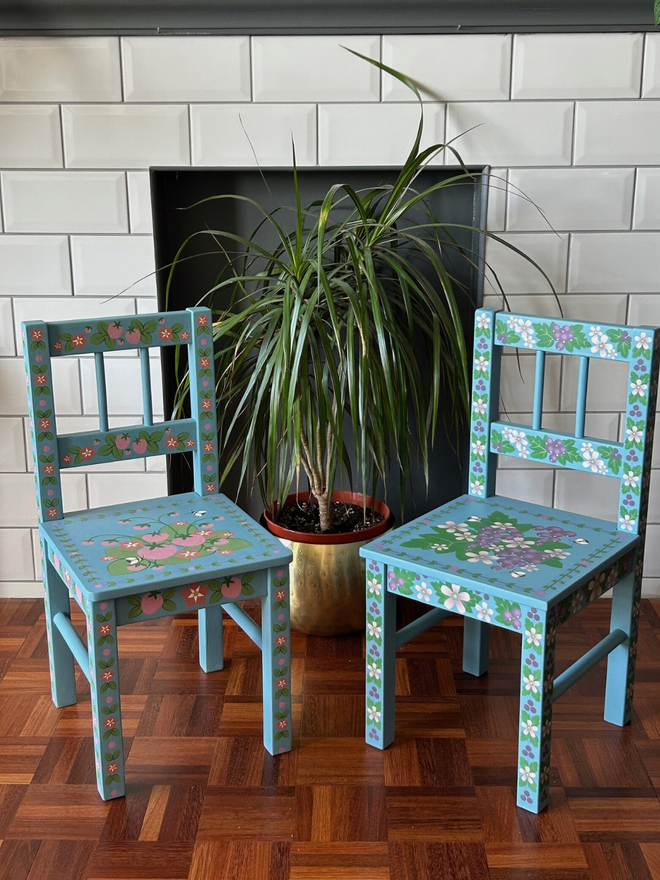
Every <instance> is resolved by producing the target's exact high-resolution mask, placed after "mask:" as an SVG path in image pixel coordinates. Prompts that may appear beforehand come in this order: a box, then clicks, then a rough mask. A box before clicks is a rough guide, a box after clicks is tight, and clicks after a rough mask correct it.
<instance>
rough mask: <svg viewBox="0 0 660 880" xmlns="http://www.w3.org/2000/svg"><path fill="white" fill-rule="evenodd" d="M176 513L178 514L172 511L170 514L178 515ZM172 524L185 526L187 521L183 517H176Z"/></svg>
mask: <svg viewBox="0 0 660 880" xmlns="http://www.w3.org/2000/svg"><path fill="white" fill-rule="evenodd" d="M178 515H179V514H178V513H173V514H172V516H178ZM174 525H175V526H187V525H188V521H187V520H185V519H178V520H177V521H176V522H175V523H174Z"/></svg>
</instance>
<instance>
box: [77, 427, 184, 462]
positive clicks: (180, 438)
mask: <svg viewBox="0 0 660 880" xmlns="http://www.w3.org/2000/svg"><path fill="white" fill-rule="evenodd" d="M163 438H165V439H164V440H163ZM194 447H195V441H194V439H193V438H192V437H190V435H189V434H188V432H187V431H179V433H178V434H173V433H172V429H171V428H166V429H165V430H164V431H146V430H144V429H140V430H139V431H130V432H129V433H126V434H106V435H105V443H103V444H101V440H100V439H99V438H98V437H95V438H94V439H93V440H92V442H91V443H88V444H87V446H69V447H68V449H67V452H66V454H65V455H64V456H63V457H62V462H63V463H64V464H73V465H79V464H84V463H85V462H89V461H91V460H92V459H93V458H95V457H96V456H97V455H98V457H99V458H109V457H110V456H112V457H113V458H115V459H116V460H117V461H120V460H121V459H123V458H127V457H128V456H130V455H137V456H140V455H157V454H158V453H159V452H175V451H179V452H182V451H184V450H186V449H193V448H194Z"/></svg>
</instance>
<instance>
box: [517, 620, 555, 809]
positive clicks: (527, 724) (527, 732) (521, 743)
mask: <svg viewBox="0 0 660 880" xmlns="http://www.w3.org/2000/svg"><path fill="white" fill-rule="evenodd" d="M522 640H523V643H522V654H521V673H520V719H519V723H520V728H519V739H518V785H517V789H518V799H517V800H518V806H519V807H522V808H523V809H524V810H529V811H530V812H531V813H540V812H541V810H543V809H544V808H545V807H547V805H548V798H549V795H550V784H549V783H550V737H551V733H552V685H553V678H554V666H555V626H554V615H552V617H550V616H549V615H548V616H545V615H544V616H543V617H542V618H541V620H540V622H538V623H535V625H534V632H533V634H532V635H530V634H529V633H528V632H527V631H525V632H524V633H523V636H522Z"/></svg>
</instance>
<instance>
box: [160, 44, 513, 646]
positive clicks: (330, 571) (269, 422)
mask: <svg viewBox="0 0 660 880" xmlns="http://www.w3.org/2000/svg"><path fill="white" fill-rule="evenodd" d="M356 54H357V53H356ZM360 57H363V58H364V60H365V61H367V62H369V63H370V64H374V65H375V66H377V67H379V68H381V69H382V70H384V71H386V72H387V73H389V74H391V75H392V76H394V77H396V78H397V79H399V80H400V81H401V82H403V83H404V84H405V85H406V86H407V87H408V88H409V89H411V91H412V92H413V93H414V94H415V95H416V97H417V99H418V101H419V104H420V122H419V125H418V128H417V132H416V137H415V140H414V143H413V147H412V149H411V151H410V154H409V156H408V158H407V159H406V161H405V163H404V164H403V166H402V167H401V169H400V171H399V172H398V175H397V176H396V179H395V181H394V183H392V184H388V185H382V186H378V187H375V188H372V189H368V190H363V191H356V190H355V189H353V188H352V187H350V186H348V185H344V184H341V183H337V184H336V185H334V186H332V187H331V188H330V189H329V190H328V192H327V193H326V195H325V197H324V198H323V199H322V200H320V201H318V202H316V203H314V204H312V205H310V206H303V204H302V203H301V197H300V190H299V186H298V176H297V170H296V165H295V153H294V162H293V189H294V202H295V203H294V205H293V207H292V209H291V210H292V218H293V224H292V225H293V229H291V228H290V227H291V224H290V223H289V225H287V224H286V218H285V214H284V211H285V209H284V208H277V209H275V210H268V209H266V208H264V207H263V206H261V205H259V204H258V203H256V202H251V203H252V204H253V205H254V206H255V207H256V208H257V209H258V211H259V212H260V215H261V216H262V218H263V219H262V221H261V223H260V225H259V227H258V228H257V229H255V231H254V233H253V234H252V235H250V236H248V237H242V236H239V235H237V234H235V233H232V232H230V231H227V230H202V231H200V232H198V233H196V235H205V236H208V237H209V238H210V240H211V241H212V242H213V243H214V245H216V246H217V251H218V254H219V256H220V258H221V260H222V270H221V272H220V274H219V276H218V278H217V281H216V283H215V285H214V286H213V287H212V289H211V290H209V291H207V292H206V293H205V295H204V297H203V299H204V301H205V302H206V303H208V304H209V305H210V307H211V308H212V309H213V310H214V312H215V318H214V327H213V335H214V344H215V359H216V382H217V395H216V397H217V404H218V413H219V444H218V446H219V450H220V454H221V459H222V474H221V480H220V482H221V483H222V480H223V479H224V478H226V476H227V474H228V473H229V471H230V470H231V469H232V468H234V467H238V468H239V470H240V481H241V482H245V481H248V482H249V483H250V484H254V483H256V484H257V485H258V487H259V491H260V493H261V496H262V499H263V502H264V506H265V514H264V516H265V523H266V525H267V526H268V527H269V528H270V529H271V530H272V531H273V532H274V533H275V534H277V535H278V536H279V537H280V538H282V539H283V540H284V541H285V542H286V543H287V544H288V545H289V546H291V547H292V549H293V551H294V562H293V563H292V565H291V574H292V578H291V588H292V601H291V617H292V623H293V625H294V626H296V627H297V628H298V629H301V630H302V631H304V632H308V633H315V634H320V635H331V634H338V633H341V632H349V631H353V630H357V629H359V628H361V627H363V626H364V604H365V603H364V568H363V561H362V560H361V559H360V558H359V554H358V550H359V547H360V546H361V545H362V543H364V542H366V541H367V540H372V539H373V538H374V537H376V535H377V534H378V533H379V532H382V531H384V530H386V529H387V528H389V527H390V526H391V523H392V516H391V513H390V511H389V510H388V508H387V507H386V506H385V504H384V503H383V502H378V501H374V502H372V500H371V499H372V498H375V495H376V485H377V483H378V480H379V479H380V480H382V481H383V483H385V480H386V476H387V474H388V471H389V470H390V467H391V464H392V463H394V464H395V468H396V470H397V471H398V476H399V481H400V484H401V487H402V489H403V488H404V487H405V482H406V475H407V473H408V472H409V468H410V465H411V462H412V460H413V458H415V457H418V458H419V460H420V461H421V468H422V470H423V473H424V476H425V477H426V479H427V480H428V454H429V448H430V445H431V444H432V442H433V438H434V434H435V430H436V427H437V424H438V420H439V417H440V413H439V408H438V401H439V399H440V397H441V389H443V388H444V390H445V393H447V394H448V398H449V400H450V402H451V405H450V409H449V412H446V413H444V414H443V415H444V417H445V422H446V424H447V425H448V426H449V427H450V428H453V429H456V428H457V427H458V426H459V425H460V424H461V421H462V419H463V418H464V416H465V414H466V411H467V405H468V404H467V401H468V390H469V373H470V368H469V358H468V354H467V353H466V348H465V344H464V338H463V329H462V326H461V320H460V309H459V302H458V296H459V295H460V293H457V292H456V290H455V285H454V284H453V282H452V278H451V277H450V275H449V272H448V270H447V268H446V266H445V262H444V261H443V248H446V247H447V246H448V245H447V241H448V240H449V241H450V242H451V237H449V239H448V237H447V235H446V232H447V229H446V224H442V223H440V222H439V221H438V220H436V218H435V217H434V215H433V212H432V210H431V208H430V206H429V204H428V197H429V196H430V195H431V193H433V192H435V191H436V190H437V189H439V188H440V187H443V186H450V185H454V184H456V183H458V182H460V181H465V180H466V179H467V178H468V177H473V176H474V175H472V174H471V173H470V172H469V171H468V170H467V169H465V167H464V166H463V167H462V169H460V170H459V171H457V174H456V176H455V177H451V178H449V179H445V180H442V181H441V182H436V183H435V184H433V185H432V186H430V187H427V188H419V189H418V185H419V175H420V172H421V171H422V170H423V169H424V168H425V167H426V165H427V164H428V162H429V161H430V160H431V159H432V158H433V157H435V156H437V155H438V153H439V152H441V151H442V150H445V149H452V148H451V147H447V146H446V145H443V144H436V145H434V146H431V147H428V148H426V149H422V148H421V139H422V133H423V124H424V122H423V108H422V102H421V96H420V94H419V91H418V90H417V88H416V86H415V85H414V84H413V82H412V81H411V80H410V79H409V78H408V77H406V76H405V75H403V74H401V73H399V72H398V71H395V70H393V69H391V68H389V67H387V66H385V65H383V64H381V63H380V62H377V61H374V60H372V59H370V58H366V57H364V56H360ZM452 152H453V150H452ZM454 155H457V154H456V153H454ZM212 198H229V199H245V197H244V196H239V195H220V196H215V197H212ZM245 200H246V201H251V200H248V199H245ZM283 218H285V219H283ZM266 231H268V232H269V235H270V236H271V241H272V240H273V237H274V240H275V244H274V245H266V244H264V243H263V242H264V240H265V239H266V238H267V237H266V236H265V235H264V233H265V232H266ZM441 231H442V232H444V233H445V235H444V236H443V238H444V243H443V244H441V242H440V232H441ZM189 241H190V239H187V240H186V242H184V244H183V245H182V246H181V248H180V249H179V252H178V254H177V258H176V260H175V261H174V264H173V267H172V271H174V270H175V269H176V265H177V263H178V261H179V260H180V259H183V258H185V248H186V246H187V244H188V242H189ZM514 249H515V248H514ZM464 256H465V258H466V259H468V260H473V256H472V255H471V254H469V253H465V254H464ZM479 268H480V269H481V268H482V267H481V266H480V267H479ZM170 277H171V276H170ZM422 353H423V360H424V362H425V363H427V365H428V367H427V371H428V375H427V376H424V375H423V374H422V371H421V369H420V366H419V364H420V354H422ZM182 389H183V390H185V382H184V383H183V384H182ZM350 449H352V452H353V464H351V454H350ZM303 478H306V483H307V487H308V491H301V488H304V487H301V481H302V479H303ZM342 485H343V486H344V488H345V489H348V490H349V491H344V492H337V491H335V489H336V487H338V486H342ZM402 496H403V491H402ZM346 503H348V504H349V505H352V507H353V510H352V511H351V510H349V512H348V514H347V513H346V509H345V504H346ZM354 508H358V512H359V515H358V517H355V516H354V514H355V509H354ZM351 514H353V518H352V520H351ZM338 519H340V520H341V522H338ZM307 520H308V521H307ZM344 520H346V522H347V523H348V525H347V526H346V525H344ZM342 528H345V529H348V530H344V531H341V529H342Z"/></svg>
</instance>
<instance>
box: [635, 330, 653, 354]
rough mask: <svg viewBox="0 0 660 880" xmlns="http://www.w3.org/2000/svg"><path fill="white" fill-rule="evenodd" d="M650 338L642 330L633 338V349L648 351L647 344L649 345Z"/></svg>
mask: <svg viewBox="0 0 660 880" xmlns="http://www.w3.org/2000/svg"><path fill="white" fill-rule="evenodd" d="M651 341H652V340H651V337H650V336H649V335H648V334H646V333H645V332H644V331H643V330H642V332H641V333H640V334H639V336H635V342H636V343H637V345H636V346H635V348H639V349H644V350H645V351H648V350H649V344H650V343H651Z"/></svg>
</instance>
